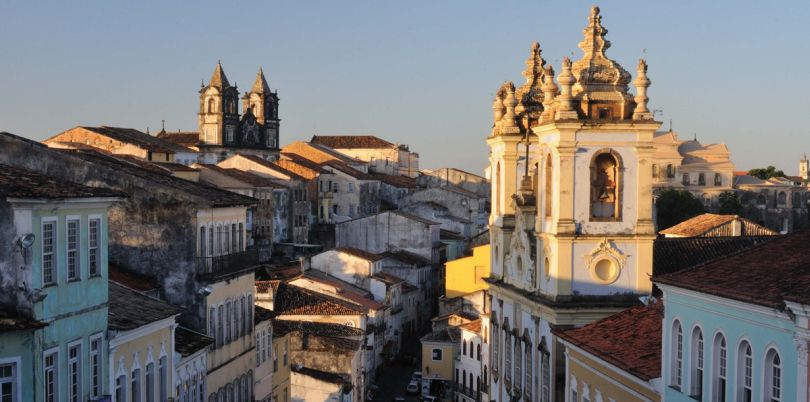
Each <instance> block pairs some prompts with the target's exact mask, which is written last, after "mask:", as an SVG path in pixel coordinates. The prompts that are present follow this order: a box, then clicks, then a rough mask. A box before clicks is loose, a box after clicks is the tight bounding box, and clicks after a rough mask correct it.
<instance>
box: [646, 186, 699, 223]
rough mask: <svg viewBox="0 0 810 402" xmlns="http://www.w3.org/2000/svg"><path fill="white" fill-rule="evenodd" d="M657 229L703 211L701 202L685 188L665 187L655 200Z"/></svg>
mask: <svg viewBox="0 0 810 402" xmlns="http://www.w3.org/2000/svg"><path fill="white" fill-rule="evenodd" d="M655 208H656V212H657V219H658V228H659V230H662V229H666V228H669V227H672V226H675V225H677V224H679V223H681V222H683V221H685V220H687V219H689V218H692V217H694V216H697V215H700V214H702V213H704V212H705V211H704V209H703V203H701V202H700V200H698V199H697V198H695V196H693V195H692V193H690V192H688V191H685V190H675V189H666V190H662V191H661V192H660V193H659V194H658V199H657V200H656V201H655Z"/></svg>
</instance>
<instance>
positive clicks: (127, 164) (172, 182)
mask: <svg viewBox="0 0 810 402" xmlns="http://www.w3.org/2000/svg"><path fill="white" fill-rule="evenodd" d="M62 152H68V153H71V154H72V155H75V156H77V157H79V158H81V159H84V160H85V161H87V162H91V163H93V164H98V165H102V166H105V167H107V168H109V169H113V170H116V171H118V172H119V173H121V174H125V175H131V176H135V177H139V178H142V179H145V180H148V181H151V182H154V183H157V184H160V185H164V186H167V187H172V188H174V189H176V190H177V191H179V192H181V193H185V194H188V195H191V196H193V197H195V198H197V199H200V200H203V201H204V202H206V203H208V204H210V205H212V206H214V207H225V206H236V205H253V204H256V203H257V202H258V200H256V199H255V198H252V197H246V196H244V195H241V194H237V193H233V192H230V191H226V190H222V189H219V188H217V187H214V186H210V185H207V184H205V183H197V182H193V181H188V180H183V179H180V178H177V177H174V176H172V175H169V174H157V173H155V172H154V171H152V170H150V169H147V168H145V167H143V166H142V165H141V164H137V163H134V162H132V161H130V160H126V159H122V158H119V157H118V156H111V155H106V154H103V153H100V152H95V151H86V150H66V151H62ZM144 163H147V164H150V165H152V164H151V163H149V162H144ZM152 166H155V165H152Z"/></svg>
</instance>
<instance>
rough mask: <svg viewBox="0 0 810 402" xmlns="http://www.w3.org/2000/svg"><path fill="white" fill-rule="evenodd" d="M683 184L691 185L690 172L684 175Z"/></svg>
mask: <svg viewBox="0 0 810 402" xmlns="http://www.w3.org/2000/svg"><path fill="white" fill-rule="evenodd" d="M681 184H683V185H684V186H688V185H689V173H684V174H683V177H682V179H681Z"/></svg>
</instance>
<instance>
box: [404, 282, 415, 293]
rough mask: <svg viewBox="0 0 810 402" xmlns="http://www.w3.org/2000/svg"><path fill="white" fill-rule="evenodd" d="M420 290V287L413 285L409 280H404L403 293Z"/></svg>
mask: <svg viewBox="0 0 810 402" xmlns="http://www.w3.org/2000/svg"><path fill="white" fill-rule="evenodd" d="M417 290H419V288H418V287H416V286H414V285H411V284H410V283H408V282H402V293H410V292H415V291H417Z"/></svg>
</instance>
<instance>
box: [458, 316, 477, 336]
mask: <svg viewBox="0 0 810 402" xmlns="http://www.w3.org/2000/svg"><path fill="white" fill-rule="evenodd" d="M458 327H459V328H461V329H463V330H466V331H470V332H474V333H476V334H478V333H481V319H480V318H479V319H477V320H475V321H470V322H468V323H464V324H461V325H459V326H458Z"/></svg>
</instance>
